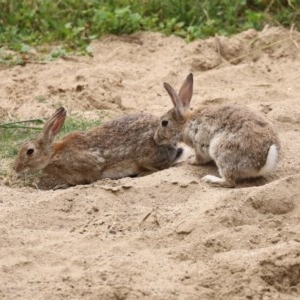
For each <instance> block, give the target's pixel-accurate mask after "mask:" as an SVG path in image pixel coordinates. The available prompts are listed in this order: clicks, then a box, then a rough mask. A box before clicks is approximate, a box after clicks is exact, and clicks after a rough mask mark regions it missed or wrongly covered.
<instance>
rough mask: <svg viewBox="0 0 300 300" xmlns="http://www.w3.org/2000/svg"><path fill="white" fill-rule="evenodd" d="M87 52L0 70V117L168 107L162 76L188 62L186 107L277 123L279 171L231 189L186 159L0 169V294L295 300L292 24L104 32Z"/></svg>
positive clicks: (299, 179)
mask: <svg viewBox="0 0 300 300" xmlns="http://www.w3.org/2000/svg"><path fill="white" fill-rule="evenodd" d="M92 48H93V51H94V56H93V57H71V58H68V59H58V60H56V61H53V62H51V63H48V64H34V63H28V64H26V65H25V66H23V67H22V66H17V67H13V68H10V69H6V70H1V71H0V117H1V120H10V119H28V118H36V117H48V116H49V115H50V114H51V113H52V112H53V111H54V109H55V108H57V107H59V106H60V105H63V106H65V107H66V108H67V110H68V112H69V113H70V114H76V113H80V114H82V115H84V116H85V117H87V118H97V117H99V112H101V116H102V117H103V119H104V120H106V119H112V118H115V117H117V116H121V115H124V114H128V113H132V112H140V111H143V112H148V113H153V114H155V115H158V116H159V115H161V114H162V113H164V112H166V111H167V110H168V109H170V108H171V107H172V104H171V101H170V100H169V97H168V96H167V93H166V91H165V90H164V89H163V86H162V83H163V82H164V81H167V82H169V83H170V84H172V85H173V86H174V87H176V88H178V87H179V86H180V85H181V82H182V81H183V80H184V78H185V77H186V75H187V74H188V73H189V72H193V73H194V97H193V99H192V106H193V107H197V105H198V104H200V103H206V104H213V105H218V104H240V105H245V106H248V107H250V108H251V109H253V110H255V111H259V112H261V113H263V114H264V115H265V116H266V117H267V118H268V119H269V120H270V121H272V122H273V123H274V125H275V127H276V128H277V130H278V132H279V137H280V140H281V145H282V155H281V158H280V162H279V165H278V169H277V171H276V172H274V173H273V174H270V175H269V176H267V177H265V178H261V179H256V180H251V181H245V182H242V183H240V184H239V185H238V186H237V187H236V188H234V189H226V188H216V187H212V186H209V185H208V184H206V183H204V182H202V181H201V177H202V176H203V175H206V174H217V170H216V168H215V167H214V166H213V165H208V166H203V167H197V166H192V165H189V164H188V163H186V162H181V163H180V164H178V165H176V166H174V167H171V168H169V169H166V170H163V171H160V172H156V173H152V174H150V175H148V176H144V177H139V178H123V179H120V180H108V179H107V180H100V181H97V182H95V183H93V184H90V185H82V186H75V187H71V188H68V189H64V190H55V191H54V190H42V189H37V188H35V187H28V186H26V185H25V184H24V185H22V181H21V183H19V184H18V185H13V184H10V183H9V182H8V181H7V180H6V178H5V177H4V178H3V177H2V178H1V180H0V235H1V239H0V278H1V280H0V299H189V300H193V299H201V300H206V299H228V300H229V299H230V300H232V299H234V300H237V299H255V300H256V299H263V300H265V299H288V300H292V299H299V298H300V156H299V150H300V134H299V130H300V105H299V101H300V33H298V32H296V31H289V30H286V29H282V28H265V29H264V30H263V31H262V32H257V31H255V30H248V31H246V32H243V33H240V34H238V35H235V36H233V37H231V38H226V37H216V38H209V39H206V40H198V41H194V42H192V43H189V44H186V43H185V42H184V40H182V39H180V38H178V37H174V36H171V37H165V36H163V35H161V34H159V33H138V34H134V35H131V36H123V37H114V36H109V37H105V38H103V39H101V40H99V41H95V42H93V44H92Z"/></svg>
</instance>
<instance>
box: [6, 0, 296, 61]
mask: <svg viewBox="0 0 300 300" xmlns="http://www.w3.org/2000/svg"><path fill="white" fill-rule="evenodd" d="M0 7H1V8H0V63H1V62H2V63H7V62H11V61H12V58H11V57H10V54H7V53H2V54H1V48H3V49H10V50H14V51H17V52H18V53H20V54H23V56H22V55H21V56H19V57H18V58H16V59H15V61H14V63H22V62H23V63H24V61H26V59H28V57H27V56H26V54H28V53H30V51H31V49H32V48H31V47H37V46H39V45H43V44H50V43H57V42H59V43H60V44H61V48H60V49H59V50H55V51H54V52H52V53H51V55H50V59H53V58H57V57H62V56H65V55H66V54H67V53H68V52H70V51H72V52H80V53H88V54H90V55H91V54H92V53H91V49H90V48H89V47H88V45H89V44H90V42H91V41H92V40H93V39H95V38H99V37H100V36H102V35H104V34H109V33H111V34H130V33H133V32H136V31H144V30H152V31H160V32H163V33H165V34H175V35H178V36H181V37H183V38H185V39H186V40H187V41H192V40H194V39H197V38H204V37H207V36H211V35H215V34H219V35H229V34H233V33H236V32H239V31H242V30H245V29H248V28H255V29H261V28H262V27H263V26H264V25H265V24H267V23H268V24H271V25H273V24H277V25H278V24H282V25H284V26H287V27H290V26H292V24H295V25H296V26H298V29H300V0H232V1H231V0H202V1H196V0H166V1H158V0H152V1H151V0H136V1H133V0H112V1H103V0H64V1H61V0H23V1H17V0H0ZM48 59H49V58H48Z"/></svg>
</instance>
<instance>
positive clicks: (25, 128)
mask: <svg viewBox="0 0 300 300" xmlns="http://www.w3.org/2000/svg"><path fill="white" fill-rule="evenodd" d="M44 123H45V121H44V120H43V119H33V120H25V121H16V122H9V123H5V124H0V157H1V160H2V162H1V165H0V175H4V174H6V173H7V170H8V168H9V166H8V165H9V164H11V163H12V160H13V159H14V158H15V156H16V155H17V153H18V151H19V148H20V147H21V145H22V143H23V142H24V141H26V140H30V139H34V138H35V137H36V136H37V135H38V134H39V132H41V130H42V128H43V124H44ZM100 124H101V118H100V117H99V119H96V120H88V119H86V118H84V117H81V116H71V117H70V116H69V117H67V119H66V121H65V124H64V126H63V128H62V130H61V132H60V134H59V136H58V138H60V137H62V136H64V135H66V134H67V133H69V132H72V131H76V130H78V131H86V130H88V129H90V128H92V127H95V126H98V125H100ZM4 162H5V163H4Z"/></svg>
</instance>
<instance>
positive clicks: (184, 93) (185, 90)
mask: <svg viewBox="0 0 300 300" xmlns="http://www.w3.org/2000/svg"><path fill="white" fill-rule="evenodd" d="M192 96H193V73H190V74H189V75H188V76H187V78H186V79H185V81H184V82H183V84H182V86H181V88H180V90H179V98H180V100H181V103H182V105H183V106H184V108H189V107H190V102H191V99H192Z"/></svg>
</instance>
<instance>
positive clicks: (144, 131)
mask: <svg viewBox="0 0 300 300" xmlns="http://www.w3.org/2000/svg"><path fill="white" fill-rule="evenodd" d="M158 120H159V119H158V118H157V117H155V116H152V115H148V114H132V115H127V116H125V117H122V118H119V119H115V120H112V121H108V122H105V123H104V124H102V125H101V126H99V127H96V128H94V129H92V130H90V131H88V132H75V133H72V134H69V135H67V136H66V137H64V138H63V139H62V140H60V141H59V142H57V143H55V144H54V145H53V149H54V155H53V157H52V160H51V163H49V164H48V166H47V167H46V168H45V171H46V172H48V173H51V174H53V175H55V176H58V177H61V178H64V179H65V180H66V181H67V182H68V183H69V184H72V185H75V184H78V183H90V182H93V181H95V180H98V179H101V178H113V179H117V178H121V177H125V176H137V175H140V174H141V173H144V172H146V171H157V170H161V169H164V168H167V167H170V166H171V165H173V164H174V162H175V161H176V159H177V158H178V157H179V156H180V154H181V152H182V150H181V148H178V147H175V146H170V145H158V144H157V143H156V142H155V141H154V139H153V135H154V131H155V129H156V127H157V123H158Z"/></svg>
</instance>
